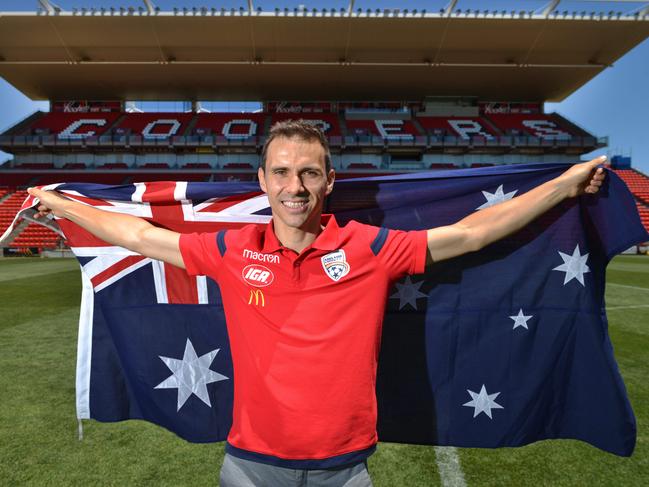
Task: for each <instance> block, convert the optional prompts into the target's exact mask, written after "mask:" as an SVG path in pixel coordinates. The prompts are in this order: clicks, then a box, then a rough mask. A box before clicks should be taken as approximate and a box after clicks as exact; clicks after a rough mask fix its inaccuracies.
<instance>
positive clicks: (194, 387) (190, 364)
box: [155, 338, 228, 411]
mask: <svg viewBox="0 0 649 487" xmlns="http://www.w3.org/2000/svg"><path fill="white" fill-rule="evenodd" d="M219 350H220V348H217V349H216V350H212V351H211V352H208V353H206V354H205V355H201V356H200V357H199V356H197V355H196V350H194V345H192V342H191V340H190V339H189V338H188V339H187V343H186V344H185V354H184V355H183V358H182V360H179V359H175V358H170V357H163V356H160V360H162V361H163V362H164V363H165V365H166V366H167V367H169V370H171V371H172V372H173V374H172V375H171V376H169V377H168V378H166V379H165V380H164V381H162V382H161V383H160V384H158V385H157V386H155V389H172V388H178V409H177V410H176V411H180V408H181V407H183V405H184V404H185V402H186V401H187V399H188V398H189V396H191V395H192V394H194V395H195V396H196V397H198V398H199V399H200V400H201V401H203V402H204V403H205V404H207V405H208V406H209V407H212V404H211V403H210V397H209V395H208V394H207V384H211V383H212V382H218V381H221V380H226V379H228V377H226V376H224V375H221V374H219V373H216V372H214V371H213V370H211V369H210V365H211V364H212V361H213V360H214V357H216V354H217V353H219Z"/></svg>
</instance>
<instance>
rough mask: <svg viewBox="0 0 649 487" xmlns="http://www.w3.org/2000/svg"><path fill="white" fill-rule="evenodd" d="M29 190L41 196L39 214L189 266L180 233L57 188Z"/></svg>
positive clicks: (141, 253) (108, 239)
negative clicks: (74, 197) (82, 200)
mask: <svg viewBox="0 0 649 487" xmlns="http://www.w3.org/2000/svg"><path fill="white" fill-rule="evenodd" d="M27 192H28V193H29V194H30V195H32V196H34V197H36V198H38V199H39V204H38V207H37V210H38V213H36V214H35V215H34V216H35V217H42V216H45V215H48V214H50V213H52V214H54V216H57V217H59V218H65V219H67V220H70V221H71V222H73V223H76V224H77V225H79V226H80V227H82V228H84V229H85V230H87V231H89V232H90V233H92V234H93V235H95V236H96V237H98V238H100V239H101V240H103V241H104V242H107V243H109V244H111V245H117V246H119V247H123V248H126V249H129V250H132V251H134V252H137V253H138V254H140V255H144V256H145V257H150V258H152V259H157V260H162V261H164V262H169V263H170V264H173V265H175V266H178V267H180V268H182V269H184V268H185V263H184V262H183V258H182V255H181V253H180V234H179V233H177V232H173V231H170V230H167V229H165V228H160V227H156V226H153V225H151V224H150V223H149V222H147V221H146V220H144V219H142V218H138V217H135V216H132V215H126V214H121V213H114V212H108V211H104V210H100V209H98V208H95V207H93V206H91V205H84V204H82V203H78V202H76V201H74V200H71V199H69V198H66V197H65V196H62V195H61V194H60V193H58V192H56V191H43V190H40V189H36V188H29V189H28V190H27Z"/></svg>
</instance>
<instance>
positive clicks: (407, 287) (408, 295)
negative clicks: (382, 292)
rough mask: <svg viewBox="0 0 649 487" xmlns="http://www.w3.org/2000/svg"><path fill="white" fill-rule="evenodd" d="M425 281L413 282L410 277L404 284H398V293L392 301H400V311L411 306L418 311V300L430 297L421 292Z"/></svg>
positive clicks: (392, 296)
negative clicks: (420, 289) (406, 306)
mask: <svg viewBox="0 0 649 487" xmlns="http://www.w3.org/2000/svg"><path fill="white" fill-rule="evenodd" d="M423 283H424V281H417V282H412V279H410V276H406V278H405V279H404V280H403V283H400V282H397V283H396V284H395V286H396V287H397V292H396V293H394V294H393V295H391V296H390V298H391V299H398V300H399V309H401V308H403V307H404V306H405V305H407V304H409V305H410V306H412V307H413V308H414V309H417V298H427V297H428V295H426V294H424V293H422V292H421V291H419V288H420V287H421V285H422V284H423Z"/></svg>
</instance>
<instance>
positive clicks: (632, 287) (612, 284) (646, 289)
mask: <svg viewBox="0 0 649 487" xmlns="http://www.w3.org/2000/svg"><path fill="white" fill-rule="evenodd" d="M606 285H607V286H615V287H626V288H628V289H639V290H641V291H649V287H640V286H629V285H627V284H615V283H614V282H607V283H606Z"/></svg>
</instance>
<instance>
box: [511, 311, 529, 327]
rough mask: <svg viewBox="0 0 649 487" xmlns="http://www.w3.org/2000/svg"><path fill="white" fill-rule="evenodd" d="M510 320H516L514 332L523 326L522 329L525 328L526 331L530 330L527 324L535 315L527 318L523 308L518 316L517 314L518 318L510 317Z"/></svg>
mask: <svg viewBox="0 0 649 487" xmlns="http://www.w3.org/2000/svg"><path fill="white" fill-rule="evenodd" d="M509 318H510V319H512V320H514V328H512V330H515V329H516V328H518V327H519V326H522V327H523V328H525V329H526V330H529V328H528V327H527V322H528V321H529V320H530V319H531V318H533V315H529V316H525V315H524V314H523V308H521V309H520V310H519V311H518V314H517V315H516V316H510V317H509Z"/></svg>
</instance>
